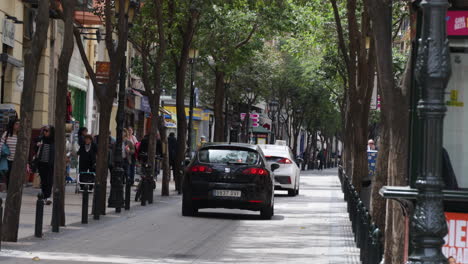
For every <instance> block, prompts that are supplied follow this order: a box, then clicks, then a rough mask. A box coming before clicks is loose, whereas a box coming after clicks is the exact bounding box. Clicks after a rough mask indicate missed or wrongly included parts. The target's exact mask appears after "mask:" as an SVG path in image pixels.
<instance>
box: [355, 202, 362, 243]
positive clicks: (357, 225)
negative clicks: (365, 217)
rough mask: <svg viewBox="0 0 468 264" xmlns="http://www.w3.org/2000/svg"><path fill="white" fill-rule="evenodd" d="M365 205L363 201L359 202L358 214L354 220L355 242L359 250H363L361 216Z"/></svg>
mask: <svg viewBox="0 0 468 264" xmlns="http://www.w3.org/2000/svg"><path fill="white" fill-rule="evenodd" d="M363 205H364V204H363V203H362V201H359V202H358V206H357V214H356V215H355V219H354V223H355V224H354V228H355V229H354V230H355V231H354V241H355V242H356V245H357V247H358V248H361V230H362V222H361V214H362V213H363Z"/></svg>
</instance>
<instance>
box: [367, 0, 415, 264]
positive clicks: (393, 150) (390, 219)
mask: <svg viewBox="0 0 468 264" xmlns="http://www.w3.org/2000/svg"><path fill="white" fill-rule="evenodd" d="M392 2H393V1H391V0H377V1H369V2H368V3H367V4H368V5H369V7H368V8H369V10H370V18H371V21H372V24H373V30H372V36H373V38H374V40H375V46H376V55H377V56H376V57H377V74H378V82H379V91H380V97H381V120H382V122H381V126H382V129H381V132H382V133H381V137H380V142H379V159H378V164H377V166H378V173H377V176H376V179H375V180H374V181H373V186H372V204H371V213H372V216H373V219H374V220H375V221H376V223H377V224H378V225H379V226H380V227H384V223H385V263H402V262H403V261H404V254H403V252H404V246H405V245H404V243H397V242H396V241H402V240H403V239H404V230H405V226H404V214H403V213H404V212H402V209H401V206H400V205H398V204H397V203H396V202H393V201H389V202H387V203H386V201H384V199H383V198H382V197H381V196H380V195H379V193H378V192H379V190H380V189H381V188H382V187H383V186H384V185H391V186H403V185H407V184H408V183H407V179H408V145H409V144H408V143H409V141H408V139H409V134H408V131H409V129H408V126H409V112H408V109H409V94H410V93H409V89H410V86H411V82H410V79H411V71H410V68H411V62H410V61H409V62H408V64H407V70H406V72H405V73H404V74H402V71H401V70H398V67H395V66H398V64H402V63H401V62H400V63H399V61H398V56H395V55H398V51H397V52H396V54H395V52H394V51H393V45H392V44H393V41H394V38H395V36H396V35H397V33H398V31H399V30H400V27H401V23H402V21H403V18H404V17H405V16H407V11H406V10H408V9H407V8H404V7H405V5H406V3H403V4H402V3H392ZM402 10H403V11H402ZM392 25H399V26H397V27H396V28H392ZM385 209H386V210H385Z"/></svg>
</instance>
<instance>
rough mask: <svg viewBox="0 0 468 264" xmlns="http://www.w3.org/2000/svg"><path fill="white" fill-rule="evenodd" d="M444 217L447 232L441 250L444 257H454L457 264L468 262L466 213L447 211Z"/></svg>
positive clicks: (467, 218) (467, 222)
mask: <svg viewBox="0 0 468 264" xmlns="http://www.w3.org/2000/svg"><path fill="white" fill-rule="evenodd" d="M445 218H446V219H447V226H448V234H447V236H446V237H445V238H444V240H445V245H444V247H443V248H442V252H443V253H444V255H445V256H446V257H449V256H451V257H454V258H455V259H456V260H457V263H458V264H468V241H467V235H468V234H467V231H468V230H467V227H468V214H463V213H448V212H447V213H445Z"/></svg>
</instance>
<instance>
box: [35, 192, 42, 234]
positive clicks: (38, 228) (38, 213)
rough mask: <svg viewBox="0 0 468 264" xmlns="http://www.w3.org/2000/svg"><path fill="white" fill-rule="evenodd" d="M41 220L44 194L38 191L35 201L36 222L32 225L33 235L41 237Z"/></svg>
mask: <svg viewBox="0 0 468 264" xmlns="http://www.w3.org/2000/svg"><path fill="white" fill-rule="evenodd" d="M43 221H44V195H43V194H42V193H41V192H40V193H38V194H37V202H36V222H35V225H34V236H35V237H42V227H43Z"/></svg>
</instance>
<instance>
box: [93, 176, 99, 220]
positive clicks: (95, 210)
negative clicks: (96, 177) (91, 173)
mask: <svg viewBox="0 0 468 264" xmlns="http://www.w3.org/2000/svg"><path fill="white" fill-rule="evenodd" d="M99 187H100V186H99V184H97V183H96V184H95V185H94V195H93V219H94V220H99V217H100V215H101V210H100V206H99V194H100V189H99Z"/></svg>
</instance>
